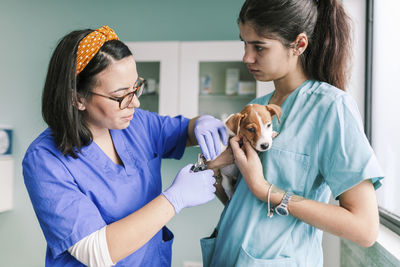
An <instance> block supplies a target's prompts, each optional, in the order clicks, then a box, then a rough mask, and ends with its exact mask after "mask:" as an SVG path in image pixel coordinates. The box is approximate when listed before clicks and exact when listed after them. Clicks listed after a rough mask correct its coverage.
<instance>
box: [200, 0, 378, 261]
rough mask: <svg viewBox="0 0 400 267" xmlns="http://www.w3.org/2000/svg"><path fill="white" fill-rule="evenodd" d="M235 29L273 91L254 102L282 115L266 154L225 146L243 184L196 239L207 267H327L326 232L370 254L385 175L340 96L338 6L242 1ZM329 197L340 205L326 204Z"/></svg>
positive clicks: (345, 27)
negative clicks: (214, 224)
mask: <svg viewBox="0 0 400 267" xmlns="http://www.w3.org/2000/svg"><path fill="white" fill-rule="evenodd" d="M238 24H239V28H240V37H241V39H242V40H243V43H244V50H245V54H244V57H243V61H244V62H245V63H246V64H247V66H248V69H249V71H250V72H251V73H252V74H253V75H254V77H255V78H256V79H257V80H259V81H273V82H274V85H275V91H274V92H272V93H271V94H268V95H265V96H263V97H260V98H257V99H255V100H254V101H253V103H258V104H263V105H266V104H271V103H272V104H277V105H280V106H281V108H282V116H281V118H280V123H278V121H277V120H276V118H275V119H274V121H273V127H274V130H275V131H277V132H278V133H279V135H278V136H277V137H276V138H275V140H274V143H273V146H272V148H271V149H270V150H268V151H266V152H264V153H260V154H258V155H257V153H256V152H255V151H254V150H253V149H252V147H251V146H250V145H249V143H248V142H247V141H246V140H243V142H244V144H243V146H242V147H240V146H239V142H240V141H241V138H240V137H239V136H237V137H234V138H232V139H231V141H230V144H231V146H232V149H233V153H234V157H235V162H236V164H237V165H238V167H239V169H240V172H241V174H242V176H243V179H240V180H239V181H238V184H237V187H236V191H235V193H234V195H233V197H232V199H231V201H230V202H229V204H228V205H227V206H226V207H225V210H224V212H223V213H222V215H221V218H220V221H219V223H218V226H217V228H216V230H215V231H214V234H213V235H212V236H211V237H210V238H206V239H202V241H201V243H202V250H203V262H204V266H226V267H229V266H274V267H277V266H297V267H299V266H304V267H310V266H311V267H314V266H323V258H322V247H321V239H322V231H327V232H330V233H332V234H335V235H337V236H339V237H341V238H346V239H349V240H352V241H354V242H356V243H358V244H360V245H361V246H365V247H368V246H371V245H372V244H374V242H375V240H376V237H377V233H378V225H379V217H378V209H377V203H376V196H375V191H374V187H375V188H377V187H378V186H379V185H380V182H379V180H380V179H382V178H383V175H382V171H381V169H380V167H379V164H378V162H377V160H376V158H375V156H374V153H373V151H372V149H371V147H370V145H369V143H368V140H367V138H366V137H365V135H364V132H363V127H362V122H361V117H360V114H359V112H358V110H357V106H356V104H355V102H354V100H353V99H352V98H351V96H350V95H349V94H347V93H346V92H345V89H346V81H347V80H346V78H347V77H346V74H347V71H348V69H347V66H348V64H347V63H348V59H349V56H350V42H351V39H350V36H349V32H350V27H349V18H348V17H347V15H346V14H345V11H344V9H343V7H342V4H341V1H339V0H319V1H316V0H247V1H246V2H245V3H244V5H243V6H242V9H241V12H240V15H239V19H238ZM331 193H332V194H333V197H334V198H335V199H337V200H339V203H340V205H339V206H337V205H332V204H328V201H329V198H330V195H331ZM321 230H322V231H321Z"/></svg>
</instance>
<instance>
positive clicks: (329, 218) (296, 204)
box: [250, 180, 379, 247]
mask: <svg viewBox="0 0 400 267" xmlns="http://www.w3.org/2000/svg"><path fill="white" fill-rule="evenodd" d="M264 181H265V180H264ZM268 188H269V183H268V182H267V181H265V182H262V183H260V184H259V185H257V186H256V185H254V186H252V188H250V189H251V191H252V192H253V194H255V195H256V196H257V197H258V198H259V199H260V200H262V201H265V202H266V201H267V195H268ZM283 196H284V191H283V190H282V189H280V188H278V187H276V186H275V185H274V186H273V189H272V193H271V204H272V205H274V206H276V205H278V204H279V203H280V202H281V201H282V199H283ZM339 199H340V206H337V205H333V204H326V203H322V202H318V201H314V200H310V199H305V198H303V197H300V196H296V195H294V196H293V197H292V199H291V201H290V202H289V204H288V211H289V214H290V215H291V216H293V217H295V218H297V219H299V220H302V221H304V222H306V223H308V224H310V225H312V226H314V227H316V228H319V229H321V230H323V231H327V232H329V233H331V234H334V235H337V236H339V237H342V238H346V239H349V240H351V241H353V242H356V243H358V244H360V245H361V246H364V247H369V246H371V245H373V243H374V242H375V240H376V237H377V234H378V227H379V215H378V209H377V202H376V197H375V192H374V188H373V185H372V183H371V182H370V181H369V180H366V181H363V182H361V183H360V184H358V185H356V186H354V187H353V188H351V189H349V190H348V191H346V192H345V193H343V194H342V195H341V196H340V197H339ZM275 216H279V215H277V214H276V215H275Z"/></svg>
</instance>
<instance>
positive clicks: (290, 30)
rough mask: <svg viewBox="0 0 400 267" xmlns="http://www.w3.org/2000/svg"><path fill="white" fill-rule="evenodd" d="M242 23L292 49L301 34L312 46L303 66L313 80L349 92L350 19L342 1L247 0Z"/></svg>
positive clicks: (242, 10)
mask: <svg viewBox="0 0 400 267" xmlns="http://www.w3.org/2000/svg"><path fill="white" fill-rule="evenodd" d="M238 23H242V24H245V23H250V25H251V26H252V27H254V30H255V31H256V33H257V34H258V35H260V36H265V37H267V38H271V39H278V40H280V41H281V42H282V43H283V44H284V45H285V46H286V47H291V46H290V44H291V43H293V42H294V41H295V40H296V38H297V36H298V35H299V34H300V33H305V34H306V35H307V37H308V40H309V43H308V47H307V49H306V50H305V51H304V53H303V54H302V55H301V57H300V59H301V63H302V66H303V68H304V71H305V73H306V75H307V76H308V77H309V78H310V79H315V80H319V81H323V82H328V83H330V84H332V85H334V86H336V87H338V88H340V89H342V90H345V88H346V85H347V80H348V78H349V77H348V76H347V74H348V67H349V62H350V58H351V52H352V51H351V38H350V37H351V34H350V18H349V17H348V16H347V14H346V12H345V11H344V8H343V6H342V4H341V1H338V0H319V1H316V0H246V2H245V3H244V4H243V6H242V9H241V10H240V14H239V18H238Z"/></svg>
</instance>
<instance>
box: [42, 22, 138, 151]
mask: <svg viewBox="0 0 400 267" xmlns="http://www.w3.org/2000/svg"><path fill="white" fill-rule="evenodd" d="M92 31H93V30H91V29H87V30H80V31H73V32H71V33H69V34H68V35H66V36H65V37H64V38H62V39H61V41H60V42H59V43H58V45H57V47H56V49H55V51H54V52H53V55H52V57H51V60H50V64H49V67H48V71H47V77H46V82H45V85H44V89H43V95H42V117H43V119H44V121H45V122H46V123H47V125H48V126H49V127H50V129H51V131H52V134H53V137H54V141H55V143H56V145H57V147H58V148H59V149H60V151H61V152H62V153H63V154H64V155H70V156H72V157H73V158H76V157H77V153H79V152H80V150H81V148H82V147H84V146H87V145H89V144H90V143H91V142H92V139H93V137H92V133H91V132H90V130H89V127H88V125H87V123H86V121H85V119H84V117H83V111H80V110H78V108H77V107H76V101H77V100H76V99H77V95H78V94H79V95H80V96H82V97H84V98H89V97H90V94H89V92H90V91H91V90H92V89H93V87H94V85H95V84H96V75H97V74H98V73H100V72H101V71H102V70H104V69H105V68H107V66H109V65H110V64H111V62H112V59H114V60H120V59H122V58H125V57H127V56H131V55H132V53H131V51H130V50H129V48H128V47H127V46H126V45H125V44H124V43H122V42H121V41H118V40H111V41H107V42H105V43H104V45H103V46H102V47H101V48H100V50H99V52H98V53H97V54H96V55H95V56H94V57H93V58H92V60H91V61H90V62H89V64H88V65H87V66H86V67H85V68H84V69H83V71H82V72H80V73H79V75H78V76H76V51H77V48H78V44H79V42H80V41H81V40H82V39H83V38H84V37H85V36H86V35H88V34H89V33H91V32H92Z"/></svg>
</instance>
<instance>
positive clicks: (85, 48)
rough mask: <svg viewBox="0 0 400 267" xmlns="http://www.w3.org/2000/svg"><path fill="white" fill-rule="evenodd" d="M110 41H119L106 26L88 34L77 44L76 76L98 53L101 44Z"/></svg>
mask: <svg viewBox="0 0 400 267" xmlns="http://www.w3.org/2000/svg"><path fill="white" fill-rule="evenodd" d="M110 40H119V39H118V36H117V34H116V33H115V32H114V31H113V30H112V29H111V28H110V27H108V26H107V25H105V26H103V27H101V28H99V29H97V30H95V31H93V32H91V33H89V34H88V35H86V37H85V38H83V39H82V40H81V41H80V42H79V46H78V52H77V53H76V75H78V74H79V73H80V72H81V71H82V70H83V69H84V68H85V67H86V66H87V64H89V62H90V60H92V58H93V57H94V55H96V54H97V52H99V50H100V48H101V47H102V46H103V44H104V43H105V42H107V41H110Z"/></svg>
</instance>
